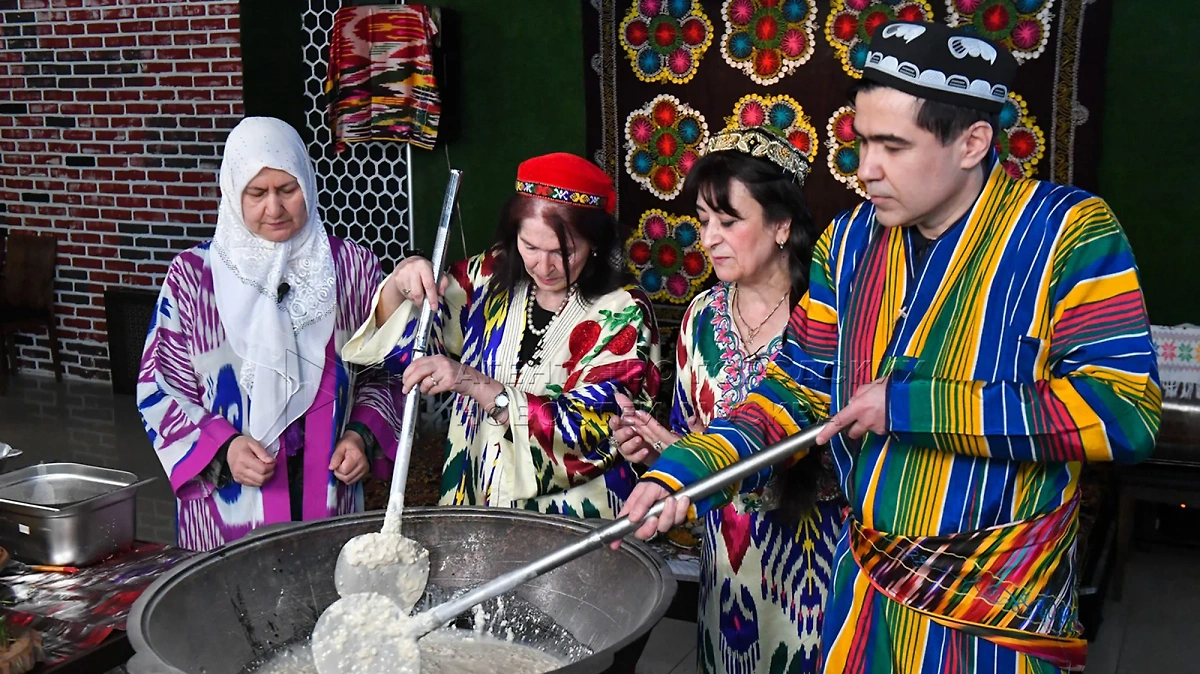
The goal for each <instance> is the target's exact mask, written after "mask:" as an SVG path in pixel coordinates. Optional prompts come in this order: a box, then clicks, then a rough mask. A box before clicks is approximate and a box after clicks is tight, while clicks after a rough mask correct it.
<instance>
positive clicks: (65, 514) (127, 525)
mask: <svg viewBox="0 0 1200 674" xmlns="http://www.w3.org/2000/svg"><path fill="white" fill-rule="evenodd" d="M153 479H154V478H151V479H147V480H138V479H137V476H136V475H134V474H133V473H129V472H126V471H123V470H112V469H110V468H98V467H96V466H85V465H82V464H77V463H44V464H41V465H37V466H30V467H28V468H22V469H20V470H15V471H13V472H11V473H8V474H6V475H3V476H0V545H2V546H3V547H5V548H7V549H8V550H9V551H10V552H12V554H13V556H14V557H16V558H18V559H20V560H21V561H28V562H32V563H36V564H60V565H83V564H88V563H90V562H93V561H96V560H98V559H102V558H104V557H106V556H108V555H110V554H112V553H113V552H116V551H118V550H120V549H122V548H125V547H128V546H129V545H130V544H132V543H133V537H134V533H135V531H136V527H137V508H136V498H135V497H136V496H137V488H138V487H139V486H141V485H143V484H145V483H147V482H151V481H153Z"/></svg>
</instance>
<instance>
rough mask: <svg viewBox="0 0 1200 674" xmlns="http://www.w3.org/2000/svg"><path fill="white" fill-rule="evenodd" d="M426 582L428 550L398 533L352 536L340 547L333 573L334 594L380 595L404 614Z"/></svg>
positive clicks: (409, 609)
mask: <svg viewBox="0 0 1200 674" xmlns="http://www.w3.org/2000/svg"><path fill="white" fill-rule="evenodd" d="M428 580H429V551H428V550H426V549H425V548H423V547H421V545H420V544H418V543H417V542H416V541H414V540H412V539H411V538H405V537H404V536H400V535H399V534H384V533H370V534H363V535H361V536H355V537H354V538H352V539H350V541H349V542H348V543H346V546H345V547H344V548H342V552H341V554H339V555H338V560H337V566H336V567H335V568H334V571H333V584H334V587H336V588H337V591H338V595H340V596H342V597H348V596H350V595H352V594H359V593H363V592H379V593H383V594H384V595H386V596H388V597H391V598H392V599H393V600H394V601H395V602H396V603H397V604H398V605H399V606H400V608H401V610H403V611H405V612H408V611H411V610H412V607H413V606H414V605H415V604H416V603H417V601H419V600H420V599H421V595H422V594H424V593H425V584H426V583H427V582H428Z"/></svg>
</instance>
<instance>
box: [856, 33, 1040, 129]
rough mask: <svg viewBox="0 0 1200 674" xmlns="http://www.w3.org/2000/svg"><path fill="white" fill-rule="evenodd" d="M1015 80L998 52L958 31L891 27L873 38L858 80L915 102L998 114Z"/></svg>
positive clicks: (1009, 58) (1012, 65)
mask: <svg viewBox="0 0 1200 674" xmlns="http://www.w3.org/2000/svg"><path fill="white" fill-rule="evenodd" d="M1016 74H1017V60H1016V59H1015V58H1014V57H1013V55H1012V54H1010V53H1009V52H1008V50H1007V49H1005V48H1004V47H1002V46H997V45H996V44H995V43H993V42H991V41H989V40H985V39H983V38H981V37H979V36H978V35H976V34H974V33H972V32H970V31H969V30H967V29H963V28H950V27H949V26H946V25H944V24H940V23H912V22H906V21H893V22H890V23H887V24H884V25H883V26H880V27H879V29H878V30H877V31H876V32H875V36H874V37H873V38H872V39H871V48H870V51H868V52H867V62H866V64H865V65H864V66H863V77H864V78H865V79H868V80H871V81H873V82H877V83H879V84H882V85H884V86H888V87H891V88H893V89H899V90H900V91H903V92H905V93H908V94H912V95H913V96H916V97H917V98H925V99H928V100H931V101H939V102H942V103H950V104H952V105H960V106H963V107H966V108H974V109H977V110H983V111H985V112H1000V110H1001V109H1002V108H1003V107H1004V102H1005V100H1006V99H1007V98H1008V91H1009V88H1010V87H1012V83H1013V78H1014V77H1016Z"/></svg>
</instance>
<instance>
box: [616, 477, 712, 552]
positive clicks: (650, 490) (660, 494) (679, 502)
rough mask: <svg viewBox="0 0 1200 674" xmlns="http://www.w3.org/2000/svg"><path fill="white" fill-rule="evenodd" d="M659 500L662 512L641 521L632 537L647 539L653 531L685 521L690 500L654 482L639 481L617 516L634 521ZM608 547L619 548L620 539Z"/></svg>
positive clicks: (667, 529) (664, 531)
mask: <svg viewBox="0 0 1200 674" xmlns="http://www.w3.org/2000/svg"><path fill="white" fill-rule="evenodd" d="M659 501H662V502H663V511H662V513H660V514H659V516H658V517H651V518H649V519H647V520H646V521H644V522H642V525H641V526H640V527H638V530H637V531H636V532H634V534H633V535H634V537H636V538H638V539H640V540H643V541H648V540H650V539H651V538H653V537H654V534H655V533H666V532H668V531H670V530H671V529H672V528H674V527H677V526H679V525H680V524H683V523H684V522H686V521H687V518H688V512H689V511H690V510H691V507H692V503H691V501H689V500H688V499H687V497H686V496H685V497H681V498H676V497H674V496H671V493H670V492H668V491H667V490H666V489H665V488H664V487H663V486H662V485H660V484H658V483H656V482H639V483H638V486H636V487H634V489H633V493H632V494H630V495H629V499H628V500H626V501H625V507H624V508H621V512H619V513H617V517H629V519H631V520H633V521H635V522H637V521H640V520H641V519H643V518H644V517H646V513H648V512H650V508H652V507H654V504H655V503H658V502H659ZM610 547H611V548H612V549H613V550H617V549H619V548H620V547H621V541H613V542H612V543H611V544H610Z"/></svg>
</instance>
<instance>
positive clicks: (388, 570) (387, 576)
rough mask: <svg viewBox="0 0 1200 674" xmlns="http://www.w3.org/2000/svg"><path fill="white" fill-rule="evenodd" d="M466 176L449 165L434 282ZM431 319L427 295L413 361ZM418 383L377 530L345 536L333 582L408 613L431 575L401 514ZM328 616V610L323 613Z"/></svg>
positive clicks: (422, 351) (345, 591)
mask: <svg viewBox="0 0 1200 674" xmlns="http://www.w3.org/2000/svg"><path fill="white" fill-rule="evenodd" d="M461 182H462V171H459V170H457V169H451V170H450V182H449V183H447V184H446V196H445V199H443V201H442V213H441V217H440V219H439V221H438V229H437V238H436V239H435V241H434V245H433V260H431V262H432V265H433V270H434V271H433V273H434V277H435V278H434V285H435V287H436V286H437V285H438V282H439V280H440V279H439V278H438V277H440V276H441V272H442V265H443V263H444V262H445V258H446V246H447V236H448V234H449V232H450V215H451V213H452V212H453V210H454V201H455V199H456V198H457V196H458V188H459V185H460V184H461ZM432 324H433V307H432V306H431V305H430V303H429V298H426V299H425V302H424V304H423V305H422V306H421V316H420V319H419V320H418V322H417V331H416V334H415V335H414V337H413V351H412V360H410V361H409V364H410V365H411V364H412V363H413V362H415V361H416V360H417V359H418V358H422V357H424V356H425V355H426V354H427V353H428V351H429V329H430V327H431V326H432ZM420 395H421V390H420V388H419V387H417V386H414V387H412V388H411V389H410V390H409V392H408V394H407V396H406V397H405V399H404V417H403V419H402V423H401V426H400V444H399V447H398V448H397V449H396V465H395V467H394V468H393V471H392V485H391V489H390V491H389V492H388V506H387V512H386V514H385V515H384V519H383V528H382V529H381V530H380V532H379V533H370V534H363V535H361V536H355V537H354V538H352V539H350V540H349V541H347V543H346V545H345V546H343V547H342V551H341V553H339V554H338V560H337V566H336V567H334V572H333V582H334V587H336V588H337V591H338V594H339V595H341V596H342V597H343V598H344V599H348V598H350V597H352V596H354V595H359V594H364V593H375V594H380V595H383V596H385V597H388V598H390V599H391V600H392V601H393V602H395V604H396V605H397V606H399V607H400V608H401V609H402V610H403V612H404V613H405V614H407V613H408V612H409V611H411V610H412V607H413V606H415V605H416V603H417V601H419V600H420V599H421V596H422V595H423V594H424V593H425V584H426V582H428V580H429V551H428V550H426V549H425V548H423V547H421V545H420V544H419V543H417V542H416V541H414V540H412V539H411V538H406V537H404V536H402V535H400V522H401V515H402V514H403V512H404V487H405V484H406V483H407V482H408V466H409V458H410V456H411V454H412V446H413V438H414V436H415V434H416V426H417V402H418V398H419V397H420ZM322 618H324V616H322Z"/></svg>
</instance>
